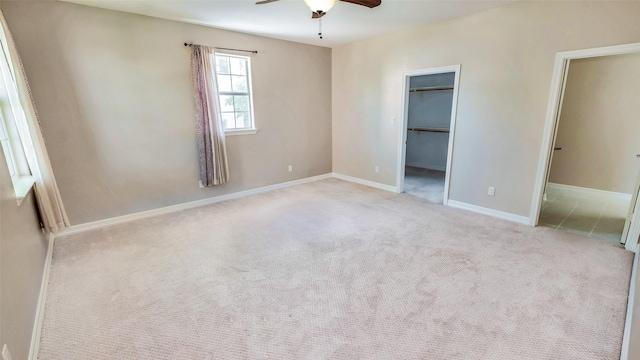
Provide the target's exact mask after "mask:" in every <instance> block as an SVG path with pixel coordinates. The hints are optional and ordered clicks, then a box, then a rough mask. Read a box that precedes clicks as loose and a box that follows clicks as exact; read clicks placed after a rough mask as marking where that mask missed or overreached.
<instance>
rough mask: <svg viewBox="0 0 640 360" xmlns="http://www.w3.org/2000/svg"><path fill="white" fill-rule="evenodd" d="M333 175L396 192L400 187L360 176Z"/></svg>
mask: <svg viewBox="0 0 640 360" xmlns="http://www.w3.org/2000/svg"><path fill="white" fill-rule="evenodd" d="M332 175H333V177H334V178H336V179H340V180H344V181H349V182H352V183H356V184H360V185H364V186H369V187H372V188H376V189H380V190H385V191H391V192H394V193H397V192H398V188H397V187H395V186H391V185H386V184H381V183H377V182H374V181H369V180H365V179H360V178H357V177H353V176H348V175H342V174H338V173H333V174H332Z"/></svg>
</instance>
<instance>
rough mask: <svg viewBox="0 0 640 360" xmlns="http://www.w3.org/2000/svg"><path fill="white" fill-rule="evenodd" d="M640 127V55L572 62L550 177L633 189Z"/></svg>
mask: <svg viewBox="0 0 640 360" xmlns="http://www.w3.org/2000/svg"><path fill="white" fill-rule="evenodd" d="M638 126H640V54H630V55H619V56H606V57H597V58H590V59H579V60H573V61H571V65H570V67H569V76H568V77H567V85H566V90H565V94H564V102H563V105H562V114H561V116H560V123H559V125H558V136H557V139H556V147H562V150H560V151H556V152H555V153H554V155H553V163H552V165H551V172H550V174H549V181H550V182H553V183H558V184H565V185H573V186H580V187H586V188H591V189H599V190H607V191H615V192H621V193H627V194H630V193H632V192H633V187H634V185H635V182H636V178H637V176H638V171H639V170H640V160H639V159H637V158H636V156H635V155H636V154H640V137H639V136H638V131H637V130H638Z"/></svg>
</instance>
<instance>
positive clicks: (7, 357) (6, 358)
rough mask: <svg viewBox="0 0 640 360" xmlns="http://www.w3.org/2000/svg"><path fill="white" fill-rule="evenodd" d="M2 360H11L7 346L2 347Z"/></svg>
mask: <svg viewBox="0 0 640 360" xmlns="http://www.w3.org/2000/svg"><path fill="white" fill-rule="evenodd" d="M2 360H11V354H9V348H8V347H7V344H4V346H3V347H2Z"/></svg>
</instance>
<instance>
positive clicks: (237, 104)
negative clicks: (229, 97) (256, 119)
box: [233, 95, 249, 111]
mask: <svg viewBox="0 0 640 360" xmlns="http://www.w3.org/2000/svg"><path fill="white" fill-rule="evenodd" d="M233 104H234V109H235V111H249V97H248V96H246V95H236V96H234V97H233Z"/></svg>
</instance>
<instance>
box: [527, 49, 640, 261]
mask: <svg viewBox="0 0 640 360" xmlns="http://www.w3.org/2000/svg"><path fill="white" fill-rule="evenodd" d="M634 53H640V43H632V44H625V45H615V46H606V47H599V48H592V49H584V50H574V51H564V52H559V53H556V60H555V66H554V69H553V77H552V81H551V92H550V95H549V104H548V107H547V115H546V120H545V125H544V133H543V137H542V145H541V149H540V155H539V159H538V171H537V174H536V179H535V183H534V190H533V199H532V201H531V210H530V213H529V219H530V225H532V226H536V225H538V221H539V218H540V208H541V207H542V197H543V196H544V192H545V187H546V185H547V180H548V179H547V175H548V173H549V167H550V164H551V156H552V155H553V146H554V144H555V140H556V134H557V129H558V123H559V121H558V120H559V119H558V117H559V113H560V105H561V99H562V96H563V95H564V85H565V80H566V74H567V73H568V71H567V67H568V65H569V62H570V61H571V60H574V59H586V58H592V57H599V56H610V55H624V54H634ZM631 229H632V230H637V231H630V232H629V236H628V237H627V239H628V240H631V239H632V238H633V240H631V241H626V244H625V247H626V249H627V250H630V251H635V250H636V244H637V243H638V235H640V211H636V212H635V214H634V215H633V218H632V220H631ZM634 236H635V238H634Z"/></svg>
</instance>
